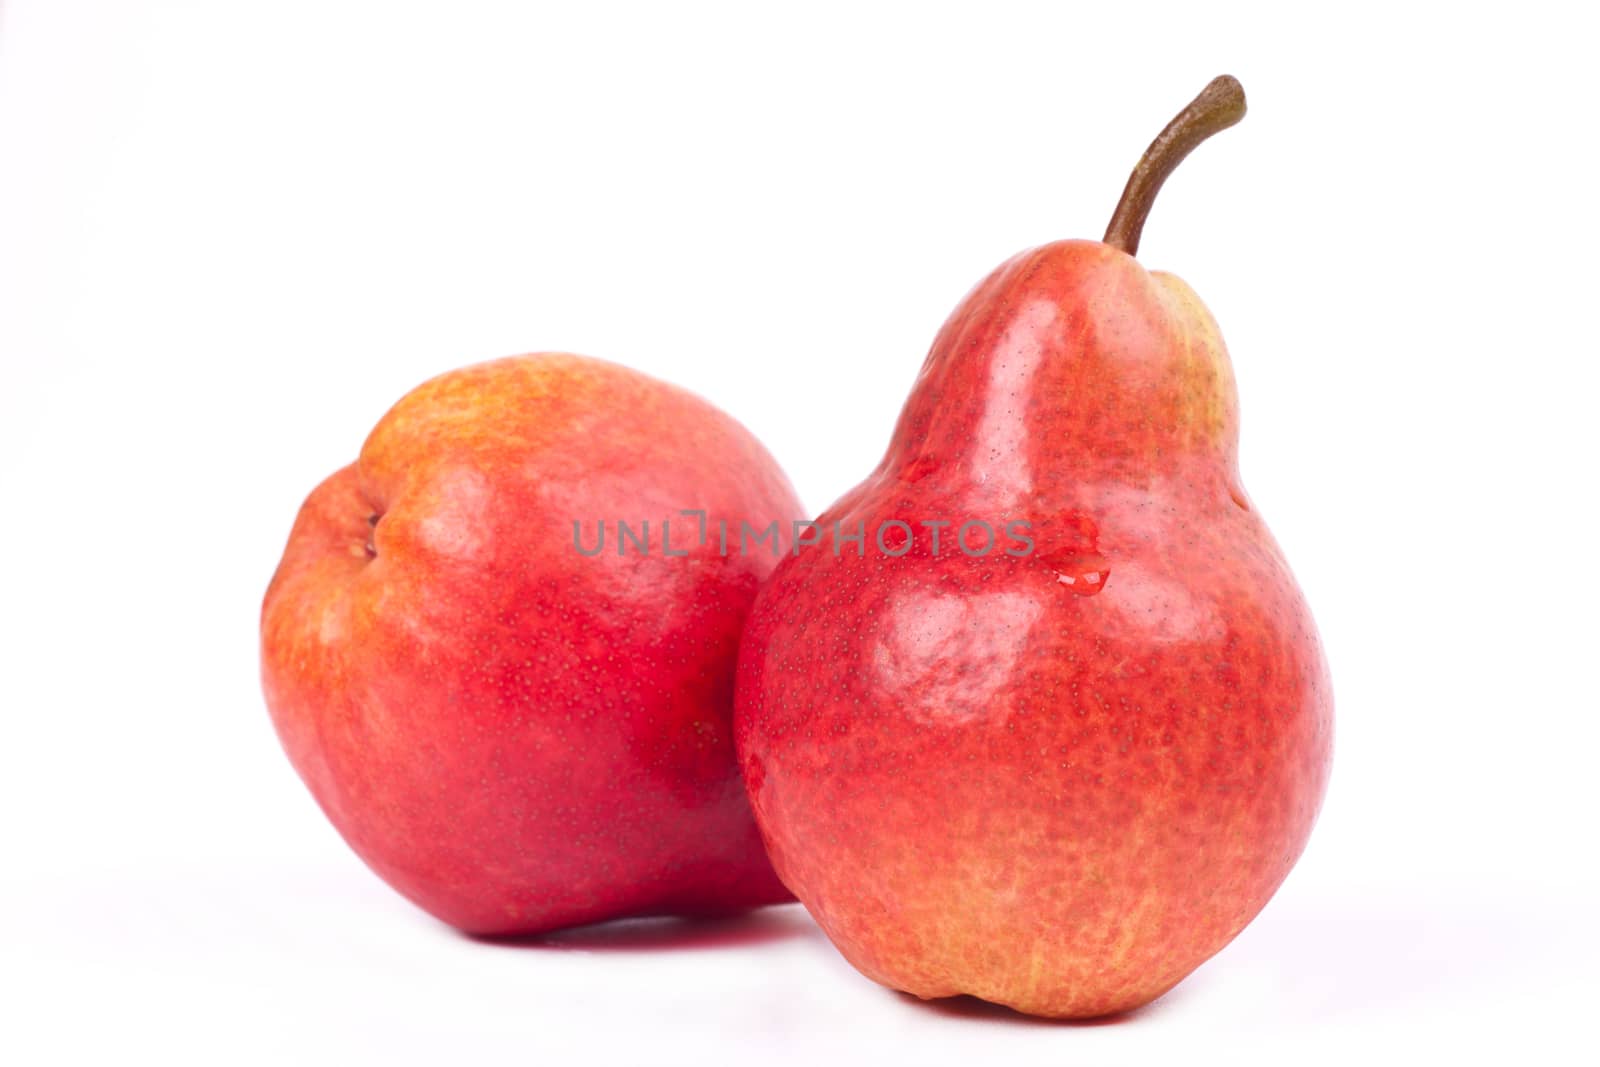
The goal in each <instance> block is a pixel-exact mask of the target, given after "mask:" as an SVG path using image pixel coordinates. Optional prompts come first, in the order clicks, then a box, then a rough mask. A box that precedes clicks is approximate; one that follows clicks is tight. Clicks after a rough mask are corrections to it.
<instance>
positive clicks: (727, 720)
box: [261, 354, 798, 934]
mask: <svg viewBox="0 0 1600 1067" xmlns="http://www.w3.org/2000/svg"><path fill="white" fill-rule="evenodd" d="M797 507H798V504H797V503H796V501H795V497H794V493H793V491H792V490H791V489H790V487H789V483H788V481H787V479H786V478H785V477H784V476H783V473H782V472H781V471H780V470H779V469H778V467H777V464H775V463H774V462H773V460H772V457H771V456H769V455H768V454H767V452H766V450H765V449H763V448H762V447H761V445H760V444H759V443H758V442H757V441H756V440H755V438H753V437H752V436H751V435H750V434H749V433H748V432H747V431H746V430H745V429H744V428H743V427H742V426H740V425H739V424H738V423H736V422H734V421H733V420H732V419H731V418H729V417H728V416H726V415H724V414H723V413H721V412H720V411H718V410H716V409H715V408H713V407H712V406H711V405H709V404H707V403H706V402H705V401H703V400H700V399H699V398H698V397H695V396H692V395H691V394H689V393H687V392H684V391H683V390H681V389H677V388H675V387H673V386H670V385H667V384H665V383H663V382H659V381H656V380H654V379H652V378H648V377H646V376H644V375H642V374H638V373H636V372H634V371H631V370H628V369H626V368H623V367H619V366H616V365H614V364H610V363H604V362H601V361H599V360H592V359H585V358H582V357H579V356H571V355H560V354H546V355H538V356H525V357H519V358H513V359H504V360H499V361H496V362H492V363H485V364H480V365H478V366H472V367H467V368H465V369H462V370H457V371H454V372H452V373H449V374H445V375H443V376H442V377H439V378H435V379H434V380H432V381H430V382H428V383H426V384H424V385H422V386H420V387H419V388H417V389H416V390H414V391H413V392H411V393H410V394H408V395H407V396H406V397H405V398H404V399H402V400H401V401H400V402H399V403H398V404H396V405H395V406H394V408H393V409H392V410H390V411H389V413H388V414H387V415H385V416H384V417H383V419H382V421H380V422H379V423H378V425H377V427H376V428H375V429H374V430H373V431H372V434H371V435H370V436H369V437H368V438H367V441H366V444H365V445H364V446H363V448H362V449H361V455H360V458H359V459H358V460H357V461H356V462H355V463H354V464H352V465H351V466H348V467H346V468H344V469H343V470H341V471H339V472H338V473H336V474H334V475H333V476H332V477H331V478H329V479H328V480H327V481H325V482H323V483H322V485H320V486H319V487H318V488H317V489H316V490H315V491H314V492H313V493H312V494H311V496H310V498H309V499H308V500H307V501H306V502H305V506H304V507H303V508H302V509H301V511H300V516H299V519H298V520H297V521H296V522H295V525H294V531H293V532H292V533H291V534H290V536H289V544H288V547H287V548H286V549H285V551H284V555H283V561H282V563H280V564H279V566H278V571H277V574H276V575H275V576H274V577H273V579H272V583H271V585H270V587H269V588H268V589H267V595H266V602H265V604H264V605H263V608H262V614H261V661H262V679H263V683H264V687H265V690H266V698H267V706H268V708H269V709H270V710H271V712H272V719H273V722H274V724H275V725H276V726H277V729H278V734H279V736H280V737H281V738H282V740H283V745H284V748H285V749H286V750H287V751H288V754H289V758H290V760H291V761H292V762H293V764H294V766H295V768H296V769H297V770H298V771H299V772H300V775H301V777H302V778H303V779H304V780H305V782H306V784H307V785H308V786H309V787H310V788H311V792H312V794H313V796H315V797H316V800H317V802H318V803H319V804H320V805H321V806H322V809H323V811H325V812H326V813H327V815H328V818H329V819H331V820H332V821H333V824H334V826H335V827H337V828H338V830H339V832H340V833H341V834H343V835H344V838H345V840H346V841H348V842H349V844H350V846H351V847H352V848H354V849H355V851H356V852H357V853H358V854H359V855H360V856H361V858H362V859H364V860H365V861H366V862H367V864H368V865H369V866H371V867H372V869H373V870H375V871H376V872H377V873H378V874H379V875H381V876H382V877H383V878H384V879H385V880H387V881H388V882H389V884H391V885H392V886H394V887H395V888H396V889H398V890H399V891H400V892H401V893H403V894H405V895H406V896H407V897H409V898H410V899H411V900H412V901H414V902H416V903H417V904H418V905H420V906H421V907H423V908H425V909H427V910H428V911H429V912H431V913H433V914H434V915H435V916H437V917H438V918H440V919H443V920H444V921H445V922H448V923H451V924H453V925H455V926H457V927H460V928H461V929H463V930H467V931H470V932H474V933H481V934H527V933H537V932H540V931H545V930H550V929H553V928H555V927H561V926H569V925H574V924H579V923H588V922H595V921H598V920H603V919H612V918H617V917H620V916H628V915H644V914H663V913H677V914H706V913H718V912H726V911H729V910H733V909H739V908H746V907H753V906H756V905H761V904H770V903H774V902H777V901H780V900H787V899H789V896H788V894H787V893H785V891H784V889H783V886H782V885H781V884H779V882H778V880H777V878H776V877H775V876H774V874H773V872H772V869H771V866H770V865H769V864H768V862H767V858H766V855H765V853H764V852H763V851H762V847H761V841H760V837H759V835H758V834H757V832H756V828H755V824H754V822H753V821H752V819H751V814H750V809H749V805H748V803H747V802H746V800H745V796H744V790H743V788H742V785H741V783H740V781H739V775H738V771H737V768H736V766H735V763H734V752H733V742H732V737H731V718H732V714H733V673H734V661H735V656H736V654H737V650H738V641H739V631H740V626H741V624H742V623H743V621H744V617H745V614H746V612H747V611H748V610H749V607H750V604H751V601H752V600H753V599H754V597H755V593H756V587H757V585H758V583H759V582H760V580H761V578H762V577H763V576H764V575H765V574H766V573H767V572H768V571H770V570H771V569H772V567H773V565H774V563H775V558H774V556H775V552H774V551H757V550H753V551H749V552H736V551H724V550H723V547H722V541H721V538H720V537H719V536H718V534H719V531H720V529H722V528H723V524H727V525H729V526H731V527H732V528H733V529H734V530H735V531H738V530H740V529H741V524H744V523H748V524H749V525H750V526H751V527H754V528H755V529H757V530H765V529H766V528H767V527H768V526H769V524H771V523H773V522H777V523H778V524H779V528H780V529H783V528H786V527H787V526H788V524H789V523H790V521H791V516H793V515H794V514H796V509H797ZM685 511H693V512H699V514H684V512H685ZM619 523H623V524H625V525H626V528H627V531H628V532H629V533H630V534H631V538H630V539H627V540H623V539H622V538H621V536H620V535H621V532H622V531H620V530H619V528H618V524H619ZM574 524H577V528H576V529H575V526H574ZM646 524H647V528H646ZM602 526H603V528H604V534H603V535H602V533H601V529H602ZM641 535H642V537H641ZM601 536H604V537H605V538H606V539H605V541H604V542H603V547H602V548H601V550H600V551H598V552H596V551H595V549H596V543H597V540H598V539H599V538H600V537H601ZM774 540H775V539H774Z"/></svg>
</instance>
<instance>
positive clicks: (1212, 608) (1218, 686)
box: [735, 241, 1333, 1017]
mask: <svg viewBox="0 0 1600 1067" xmlns="http://www.w3.org/2000/svg"><path fill="white" fill-rule="evenodd" d="M1237 440H1238V406H1237V400H1236V395H1235V390H1234V382H1233V375H1232V371H1231V369H1230V364H1229V360H1228V356H1227V353H1226V350H1225V349H1224V347H1223V342H1222V338H1221V336H1220V334H1219V332H1218V329H1217V326H1216V324H1215V322H1214V321H1213V320H1212V318H1211V316H1210V314H1209V313H1208V312H1207V311H1206V309H1205V308H1204V307H1203V306H1202V305H1201V303H1200V301H1199V299H1198V298H1197V297H1196V296H1195V294H1194V293H1193V291H1192V290H1190V289H1189V287H1188V286H1187V285H1185V284H1184V283H1183V282H1181V281H1179V280H1178V279H1177V278H1175V277H1172V276H1170V275H1167V274H1162V273H1152V272H1147V271H1146V270H1145V269H1144V268H1143V267H1142V266H1141V265H1140V264H1139V263H1138V262H1137V261H1136V260H1135V259H1134V258H1133V257H1132V256H1130V255H1127V254H1126V253H1124V252H1122V251H1119V250H1118V249H1117V248H1114V247H1111V246H1109V245H1107V244H1102V243H1099V242H1093V241H1062V242H1057V243H1054V244H1049V245H1046V246H1043V247H1041V248H1036V249H1033V250H1031V251H1028V252H1025V253H1023V254H1021V255H1019V256H1017V257H1016V258H1014V259H1012V260H1011V261H1009V262H1007V263H1006V264H1004V265H1003V266H1001V267H1000V268H999V269H998V270H996V271H995V272H994V273H993V274H991V275H990V276H989V277H988V278H987V279H985V280H984V281H983V282H982V283H981V284H980V285H979V286H978V287H977V288H976V289H975V290H974V291H973V292H972V293H971V294H969V295H968V296H967V298H966V299H965V300H964V301H963V303H962V304H961V305H960V306H959V307H958V308H957V309H956V311H955V313H954V314H953V315H952V316H951V317H950V319H949V321H948V322H947V323H946V324H945V326H944V328H943V330H942V332H941V333H940V334H939V336H938V338H937V340H936V341H935V343H934V345H933V348H932V351H931V352H930V354H929V356H928V358H927V361H926V363H925V364H924V366H923V368H922V371H921V374H920V376H919V377H918V379H917V382H916V385H915V387H914V388H913V390H912V393H911V396H910V399H909V400H908V402H907V404H906V406H905V409H904V411H903V413H902V415H901V417H900V421H899V425H898V427H897V429H896V431H895V433H894V437H893V440H892V443H891V444H890V446H889V449H888V452H887V454H886V456H885V457H884V459H883V461H882V462H881V463H880V464H879V466H878V467H877V469H876V470H875V471H874V472H873V473H872V474H871V476H870V477H868V479H867V480H866V481H865V482H863V483H862V484H861V485H859V486H857V487H856V488H855V489H854V490H852V491H851V492H849V493H848V494H846V495H845V496H844V497H843V498H842V499H841V500H839V501H838V503H836V504H835V505H834V506H833V507H832V508H830V509H829V510H828V511H827V512H826V513H824V514H823V515H822V516H821V518H820V519H819V520H818V521H819V523H820V525H821V526H822V527H823V529H824V531H825V533H826V535H827V538H829V539H832V538H833V537H834V531H835V530H836V529H837V530H840V531H842V532H843V533H845V534H854V533H855V532H857V530H858V529H859V528H860V527H862V526H864V527H865V530H866V541H865V546H864V547H865V552H864V554H858V551H857V546H856V545H855V544H854V543H845V544H843V546H842V551H840V552H838V553H837V554H836V553H835V551H834V550H833V547H832V545H831V544H828V543H826V542H825V544H824V545H819V546H812V547H808V548H806V549H804V550H802V551H800V552H799V554H798V555H795V556H793V557H791V558H789V559H786V560H785V561H784V562H783V563H782V564H781V565H780V566H779V567H778V569H777V571H776V572H774V574H773V575H772V576H771V578H770V579H769V580H768V581H767V583H766V584H765V585H764V586H763V588H762V591H761V593H760V595H759V596H758V597H757V600H756V604H755V607H754V609H753V610H752V612H751V615H750V618H749V621H748V623H747V625H746V629H745V634H744V641H743V646H742V650H741V654H740V660H739V675H738V691H737V709H736V714H735V738H736V742H737V745H738V751H739V757H740V761H741V765H742V768H743V771H744V776H745V781H746V784H747V786H748V788H749V791H750V796H751V800H752V803H753V805H754V807H755V813H756V819H757V822H758V823H759V824H760V827H761V830H762V834H763V836H764V838H765V840H766V843H767V847H768V851H769V853H770V855H771V857H772V860H773V863H774V864H775V866H776V868H777V871H778V874H779V876H780V877H781V878H782V879H783V882H784V884H785V885H787V886H788V887H789V888H790V889H791V890H793V891H794V893H795V895H796V896H797V897H799V899H800V900H801V901H802V902H803V903H804V904H805V906H806V907H807V909H808V910H809V911H810V912H811V914H812V915H813V916H814V917H815V918H816V920H817V922H818V923H819V924H820V925H821V926H822V928H823V929H824V930H825V931H826V932H827V934H828V936H829V937H830V938H831V939H832V940H833V942H834V944H835V945H837V946H838V948H839V950H840V951H841V952H842V953H843V954H844V955H845V956H846V957H847V958H848V959H849V960H850V962H851V963H853V964H854V965H855V966H856V967H857V968H858V969H859V970H861V971H862V972H863V973H864V974H866V975H867V976H868V977H870V978H873V979H875V980H876V981H878V982H880V983H882V984H884V985H887V986H890V987H892V988H895V989H899V990H904V991H906V992H909V993H912V994H915V995H917V996H919V997H924V998H933V997H944V996H950V995H954V994H971V995H974V996H977V997H981V998H983V999H985V1000H989V1001H994V1002H997V1003H1000V1004H1006V1005H1010V1006H1011V1007H1013V1008H1016V1009H1018V1010H1020V1011H1023V1012H1028V1013H1032V1014H1037V1015H1044V1016H1058V1017H1089V1016H1098V1015H1106V1014H1110V1013H1116V1012H1121V1011H1125V1010H1128V1009H1132V1008H1135V1007H1138V1006H1140V1005H1142V1004H1145V1003H1147V1002H1149V1001H1151V1000H1153V999H1154V998H1156V997H1158V996H1160V995H1161V994H1162V993H1164V992H1166V991H1167V990H1169V989H1171V988H1172V987H1173V985H1175V984H1176V983H1177V982H1178V981H1179V980H1181V979H1182V978H1183V977H1184V976H1185V975H1187V974H1189V973H1190V972H1191V971H1193V970H1194V969H1195V968H1196V967H1198V966H1199V965H1200V964H1201V963H1202V962H1204V961H1205V960H1206V959H1208V958H1209V957H1211V956H1212V955H1213V954H1215V953H1216V952H1217V951H1218V950H1220V949H1221V948H1222V947H1223V946H1225V945H1226V944H1227V943H1228V942H1229V941H1230V940H1231V939H1232V938H1233V937H1234V936H1235V935H1237V934H1238V933H1239V931H1240V930H1242V929H1243V928H1244V926H1245V924H1246V923H1248V922H1249V921H1250V920H1251V919H1252V918H1253V917H1254V916H1255V915H1256V913H1257V912H1259V911H1260V910H1261V908H1262V906H1263V905H1265V904H1266V902H1267V900H1268V899H1269V898H1270V897H1271V896H1272V894H1273V892H1274V891H1275V890H1276V889H1277V887H1278V886H1279V884H1280V883H1281V882H1282V881H1283V880H1284V877H1285V876H1286V875H1287V874H1288V873H1289V869H1290V867H1291V866H1292V865H1293V863H1294V862H1295V860H1296V858H1297V857H1298V856H1299V855H1300V853H1301V850H1302V849H1303V848H1304V846H1305V844H1306V839H1307V836H1308V835H1309V833H1310V831H1311V827H1312V823H1313V821H1314V819H1315V817H1316V815H1317V811H1318V808H1319V806H1320V803H1321V799H1322V796H1323V792H1324V788H1325V785H1326V782H1327V778H1328V771H1329V759H1330V745H1331V740H1332V710H1333V708H1332V693H1331V689H1330V684H1329V678H1328V671H1327V667H1326V664H1325V661H1324V658H1323V653H1322V649H1321V647H1320V644H1319V641H1318V637H1317V633H1316V630H1315V628H1314V626H1313V623H1312V619H1311V615H1310V613H1309V611H1308V610H1307V607H1306V604H1305V601H1304V600H1303V598H1302V596H1301V594H1300V591H1299V589H1298V588H1297V586H1296V583H1295V580H1294V577H1293V575H1292V574H1291V573H1290V570H1289V566H1288V564H1287V563H1286V562H1285V560H1284V557H1283V554H1282V553H1281V552H1280V551H1279V549H1278V546H1277V545H1276V543H1274V541H1273V538H1272V535H1271V534H1270V533H1269V532H1268V530H1267V527H1266V525H1265V523H1264V522H1263V521H1262V519H1261V516H1260V514H1259V513H1258V512H1257V511H1256V510H1255V509H1254V508H1253V507H1252V506H1251V504H1250V503H1249V501H1248V498H1247V497H1246V496H1245V493H1244V490H1243V488H1242V487H1241V485H1240V482H1239V473H1238V464H1237ZM887 520H900V521H902V522H905V523H908V524H910V526H911V527H912V528H913V530H914V537H913V538H912V539H911V546H910V548H909V550H906V551H905V554H904V555H901V556H898V557H894V556H888V555H886V554H885V553H884V552H883V551H881V549H880V546H879V545H878V544H875V543H874V541H875V533H876V531H878V529H879V528H880V526H881V524H883V523H884V522H885V521H887ZM941 520H942V521H946V522H949V523H950V525H949V526H945V527H942V528H940V530H941V534H942V537H941V544H940V551H939V552H938V554H937V555H935V554H934V552H933V548H932V544H931V537H930V534H931V532H932V531H931V530H930V529H929V528H927V527H925V526H922V525H920V524H922V523H924V522H929V521H941ZM969 520H975V521H982V522H986V523H988V524H989V525H990V527H992V528H993V529H994V530H995V531H996V534H997V536H996V540H995V545H994V547H993V549H992V550H991V551H990V552H989V553H988V554H987V555H983V556H975V555H968V554H966V553H965V552H963V551H962V550H961V549H960V548H959V547H958V546H956V545H955V543H954V538H955V536H956V535H957V532H958V529H959V527H960V526H961V524H963V523H964V522H967V521H969ZM1015 520H1022V521H1025V522H1027V523H1030V524H1031V525H1030V527H1028V528H1027V532H1026V536H1027V537H1028V538H1030V539H1031V542H1032V544H1031V551H1026V552H1024V551H1023V549H1024V546H1023V545H1022V543H1021V542H1020V541H1018V540H1016V539H1015V538H1012V537H1008V536H1007V535H1006V533H1005V532H1004V531H1005V526H1006V524H1007V523H1008V522H1012V521H1015ZM888 530H889V532H888V533H887V534H886V536H885V539H884V545H885V546H886V547H887V548H888V549H889V550H891V551H900V550H902V549H904V548H905V541H906V538H905V533H904V530H903V529H900V528H898V527H889V528H888ZM985 541H986V537H985V535H984V534H983V532H982V528H981V527H976V526H974V527H970V528H969V529H968V531H967V542H966V543H967V544H968V545H969V546H970V547H971V548H972V549H974V550H976V549H979V548H981V547H982V546H983V545H984V543H985ZM1007 550H1010V551H1011V552H1012V553H1015V554H1007Z"/></svg>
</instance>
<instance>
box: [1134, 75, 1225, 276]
mask: <svg viewBox="0 0 1600 1067" xmlns="http://www.w3.org/2000/svg"><path fill="white" fill-rule="evenodd" d="M1242 118H1244V86H1242V85H1240V84H1239V80H1238V79H1237V78H1235V77H1233V76H1232V75H1231V74H1224V75H1222V77H1220V78H1215V79H1213V80H1212V82H1211V84H1210V85H1208V86H1206V87H1205V88H1204V89H1202V90H1200V95H1199V96H1197V97H1195V98H1194V100H1193V101H1191V102H1190V104H1189V106H1188V107H1186V108H1184V109H1183V110H1182V111H1180V112H1178V115H1177V117H1176V118H1174V119H1173V120H1172V121H1171V122H1169V123H1167V128H1166V129H1164V130H1162V131H1161V132H1160V133H1159V134H1158V135H1157V136H1156V139H1155V140H1154V141H1151V142H1150V147H1149V148H1146V149H1145V150H1144V155H1143V156H1142V157H1140V159H1139V165H1138V166H1136V167H1134V168H1133V174H1132V175H1130V176H1129V178H1128V184H1127V187H1126V188H1124V189H1123V190H1122V199H1121V200H1119V201H1118V202H1117V211H1116V214H1114V215H1112V216H1111V225H1109V226H1107V227H1106V237H1105V243H1106V244H1108V245H1110V246H1111V247H1112V248H1120V249H1121V250H1122V251H1124V252H1126V253H1128V255H1130V256H1134V255H1138V254H1139V235H1140V234H1141V233H1143V232H1144V220H1145V218H1146V217H1147V216H1148V215H1149V214H1150V207H1151V205H1153V204H1154V203H1155V202H1156V194H1157V193H1159V192H1160V191H1161V186H1162V183H1163V182H1165V181H1166V180H1167V177H1168V175H1170V174H1171V173H1172V172H1173V171H1175V170H1177V169H1178V164H1179V163H1182V162H1183V159H1184V157H1185V156H1187V155H1188V154H1189V153H1190V152H1193V151H1194V150H1195V149H1196V148H1198V147H1199V146H1200V142H1201V141H1204V140H1205V139H1206V138H1208V137H1210V136H1211V135H1212V134H1214V133H1220V132H1222V131H1223V130H1225V129H1227V128H1228V127H1229V126H1232V125H1233V124H1234V123H1236V122H1238V121H1239V120H1240V119H1242Z"/></svg>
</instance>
